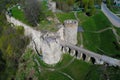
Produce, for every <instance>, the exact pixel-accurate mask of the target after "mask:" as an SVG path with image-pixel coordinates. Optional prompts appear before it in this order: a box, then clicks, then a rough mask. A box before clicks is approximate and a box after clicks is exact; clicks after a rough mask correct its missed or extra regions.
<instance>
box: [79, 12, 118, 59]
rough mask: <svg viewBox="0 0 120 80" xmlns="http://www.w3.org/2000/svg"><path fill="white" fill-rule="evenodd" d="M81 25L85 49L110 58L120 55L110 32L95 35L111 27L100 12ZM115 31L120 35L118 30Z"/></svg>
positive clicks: (113, 36)
mask: <svg viewBox="0 0 120 80" xmlns="http://www.w3.org/2000/svg"><path fill="white" fill-rule="evenodd" d="M79 18H80V17H79ZM81 25H82V26H83V29H84V32H83V40H84V41H83V42H84V47H85V48H86V49H89V50H91V51H94V52H98V53H99V54H105V55H108V56H112V57H113V56H115V55H120V50H119V49H117V48H116V47H117V45H115V44H114V42H115V43H116V42H117V41H116V39H115V35H114V34H113V32H112V30H110V29H109V30H106V31H103V32H101V33H95V32H96V31H100V30H102V29H105V28H109V27H112V24H111V23H110V22H109V21H108V19H107V18H106V17H105V15H104V14H103V13H102V12H99V13H97V14H96V15H94V16H92V17H89V18H88V19H86V21H84V22H82V23H81ZM115 29H116V28H115ZM116 30H117V32H118V34H120V33H119V31H120V29H118V28H117V29H116ZM118 45H119V44H118Z"/></svg>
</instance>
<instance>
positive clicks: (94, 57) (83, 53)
mask: <svg viewBox="0 0 120 80" xmlns="http://www.w3.org/2000/svg"><path fill="white" fill-rule="evenodd" d="M61 46H63V47H64V48H65V47H67V48H69V49H71V50H74V51H75V52H77V56H76V57H77V58H80V59H81V58H82V59H83V60H85V61H87V62H88V61H90V60H91V61H92V62H94V64H104V63H106V64H108V65H109V66H119V67H120V60H118V59H115V58H112V57H109V56H105V55H100V54H98V53H95V52H92V51H89V50H86V49H84V48H81V47H78V46H75V45H72V44H70V43H67V42H63V41H62V42H61ZM75 55H76V53H75Z"/></svg>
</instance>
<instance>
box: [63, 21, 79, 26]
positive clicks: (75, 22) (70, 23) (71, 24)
mask: <svg viewBox="0 0 120 80" xmlns="http://www.w3.org/2000/svg"><path fill="white" fill-rule="evenodd" d="M64 26H65V27H76V26H78V21H77V20H65V21H64Z"/></svg>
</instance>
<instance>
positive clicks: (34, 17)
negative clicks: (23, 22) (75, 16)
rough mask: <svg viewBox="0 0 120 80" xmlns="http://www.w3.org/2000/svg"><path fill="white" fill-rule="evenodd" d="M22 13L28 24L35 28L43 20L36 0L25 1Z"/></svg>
mask: <svg viewBox="0 0 120 80" xmlns="http://www.w3.org/2000/svg"><path fill="white" fill-rule="evenodd" d="M24 12H25V16H26V18H27V20H28V22H29V23H30V24H31V25H32V26H36V25H37V24H38V23H39V22H40V20H42V19H43V13H42V10H41V5H40V2H39V1H38V0H25V3H24Z"/></svg>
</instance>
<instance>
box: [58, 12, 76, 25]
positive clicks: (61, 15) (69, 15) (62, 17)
mask: <svg viewBox="0 0 120 80" xmlns="http://www.w3.org/2000/svg"><path fill="white" fill-rule="evenodd" d="M56 15H57V17H58V19H59V20H60V22H61V23H63V22H64V21H65V20H67V19H76V18H75V16H74V13H73V12H69V13H56Z"/></svg>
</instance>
